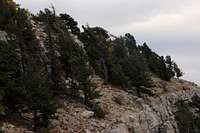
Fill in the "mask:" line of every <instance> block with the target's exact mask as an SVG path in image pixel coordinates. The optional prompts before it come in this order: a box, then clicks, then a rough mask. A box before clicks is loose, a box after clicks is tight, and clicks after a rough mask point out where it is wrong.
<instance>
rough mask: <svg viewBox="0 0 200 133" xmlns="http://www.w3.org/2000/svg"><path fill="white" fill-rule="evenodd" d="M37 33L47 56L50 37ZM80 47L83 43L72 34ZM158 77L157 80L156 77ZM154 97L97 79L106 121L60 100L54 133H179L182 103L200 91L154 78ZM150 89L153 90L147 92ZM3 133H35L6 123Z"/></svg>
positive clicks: (37, 29)
mask: <svg viewBox="0 0 200 133" xmlns="http://www.w3.org/2000/svg"><path fill="white" fill-rule="evenodd" d="M33 30H35V33H36V37H37V39H38V40H40V44H41V46H40V48H41V51H43V53H44V54H43V58H45V60H48V59H47V57H46V56H45V51H46V48H45V47H44V43H43V42H44V40H45V38H46V36H47V35H46V34H45V33H44V31H43V28H42V25H35V24H34V22H33ZM6 36H7V34H6V33H5V32H3V31H0V40H2V41H7V37H6ZM71 37H72V38H74V40H75V41H76V42H77V43H78V44H79V45H82V43H81V42H80V41H79V40H78V39H77V38H76V37H74V36H73V35H72V34H71ZM152 77H154V76H152ZM152 80H153V82H154V87H153V88H151V91H152V93H153V94H154V96H148V95H145V94H142V95H141V97H137V96H135V95H133V94H131V93H128V92H127V91H123V90H122V89H119V88H116V87H114V86H111V85H104V84H103V81H102V79H101V78H99V77H97V76H94V77H93V82H95V83H96V84H97V85H98V90H100V91H101V93H102V94H103V96H102V97H101V98H100V99H97V101H98V102H99V103H100V107H101V108H102V109H103V111H104V112H105V113H106V116H105V118H103V119H97V118H95V117H94V112H92V111H90V109H89V108H87V107H86V106H84V105H83V104H81V103H78V102H77V101H73V100H69V99H65V98H64V97H63V98H62V99H61V100H60V103H62V104H63V108H60V109H58V110H57V114H56V116H57V119H54V120H51V124H50V126H49V129H50V132H51V133H82V132H83V133H84V132H85V133H177V132H179V131H178V127H177V121H176V119H175V115H174V114H175V112H176V111H177V107H176V103H177V102H178V101H179V100H184V101H191V99H192V97H194V96H200V88H199V87H198V86H197V85H195V84H194V83H191V82H188V81H184V80H177V79H173V80H172V81H171V82H166V81H162V80H160V79H158V78H155V77H154V78H152ZM147 89H149V88H147ZM1 125H2V130H3V131H4V132H6V133H22V132H31V131H29V130H28V129H27V128H26V126H24V127H21V126H19V124H17V123H16V122H13V123H12V124H11V123H10V121H4V122H3V123H2V124H1Z"/></svg>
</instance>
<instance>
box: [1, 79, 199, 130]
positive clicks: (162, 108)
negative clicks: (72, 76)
mask: <svg viewBox="0 0 200 133" xmlns="http://www.w3.org/2000/svg"><path fill="white" fill-rule="evenodd" d="M154 81H156V84H155V87H154V88H153V89H154V90H155V91H154V92H155V94H156V95H155V96H154V97H150V96H147V95H143V96H142V97H140V98H139V97H136V96H133V95H132V94H130V93H127V92H125V91H123V90H120V89H118V88H115V87H113V86H109V85H104V84H103V82H102V80H101V79H100V78H98V77H95V78H94V82H96V83H97V84H98V89H99V90H101V92H102V94H103V96H102V97H101V99H98V101H99V102H100V105H101V108H102V109H103V110H104V111H105V112H106V116H105V118H103V119H97V118H95V117H94V112H92V111H90V110H89V109H88V108H87V107H86V106H84V105H83V104H81V103H77V102H76V101H73V100H69V99H64V98H63V99H62V100H60V102H61V103H63V108H60V109H58V110H57V114H56V115H57V119H54V120H51V124H50V126H49V129H50V132H51V133H178V132H179V131H178V127H177V121H176V119H175V115H174V114H175V112H176V111H177V108H176V103H177V102H178V101H179V100H187V101H191V98H192V97H194V96H196V95H197V96H200V88H199V87H198V86H197V85H195V84H193V83H191V82H188V81H183V80H177V79H173V80H172V81H171V82H164V81H161V80H159V79H157V78H154ZM158 89H159V90H162V91H156V90H158ZM2 129H3V130H4V131H5V132H6V133H14V132H15V133H21V132H31V131H28V129H26V128H25V129H24V128H21V127H18V126H14V125H13V124H9V123H4V124H3V127H2Z"/></svg>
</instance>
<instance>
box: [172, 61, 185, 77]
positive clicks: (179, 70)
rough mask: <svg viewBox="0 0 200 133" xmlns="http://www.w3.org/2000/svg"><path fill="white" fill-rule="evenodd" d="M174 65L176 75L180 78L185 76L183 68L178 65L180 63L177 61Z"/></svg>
mask: <svg viewBox="0 0 200 133" xmlns="http://www.w3.org/2000/svg"><path fill="white" fill-rule="evenodd" d="M173 66H174V72H175V74H176V77H177V78H180V77H181V76H183V72H182V71H181V69H180V68H179V67H178V65H177V64H176V63H175V62H174V64H173Z"/></svg>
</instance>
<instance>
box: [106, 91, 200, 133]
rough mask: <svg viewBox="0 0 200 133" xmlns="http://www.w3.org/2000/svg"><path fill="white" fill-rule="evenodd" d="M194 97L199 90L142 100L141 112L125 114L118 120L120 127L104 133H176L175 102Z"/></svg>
mask: <svg viewBox="0 0 200 133" xmlns="http://www.w3.org/2000/svg"><path fill="white" fill-rule="evenodd" d="M195 95H198V96H199V95H200V89H198V88H196V89H192V90H186V91H183V90H182V91H177V92H174V93H168V94H165V95H162V96H159V97H158V98H156V99H154V100H153V101H151V102H149V103H145V102H144V101H143V100H140V101H139V102H140V103H141V105H143V110H141V111H140V112H138V113H132V114H125V115H124V116H122V117H121V118H120V122H121V125H120V126H119V127H118V126H117V127H114V129H113V128H111V129H110V130H109V131H108V130H106V131H105V133H120V131H121V133H126V132H128V129H129V130H130V129H132V130H131V131H132V132H134V133H178V132H179V131H178V127H177V122H176V120H175V116H174V113H175V112H176V106H175V104H176V102H178V101H179V100H189V101H190V100H191V98H192V97H193V96H195Z"/></svg>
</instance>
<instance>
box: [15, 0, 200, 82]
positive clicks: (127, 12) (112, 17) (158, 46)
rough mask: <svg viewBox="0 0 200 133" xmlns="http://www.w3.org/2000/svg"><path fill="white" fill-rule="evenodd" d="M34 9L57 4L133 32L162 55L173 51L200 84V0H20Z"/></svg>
mask: <svg viewBox="0 0 200 133" xmlns="http://www.w3.org/2000/svg"><path fill="white" fill-rule="evenodd" d="M16 2H17V3H19V4H21V6H22V7H25V8H28V9H29V10H30V11H31V12H34V13H37V12H38V11H39V10H41V9H43V8H45V7H50V5H51V3H52V4H53V5H54V6H55V8H56V11H57V12H58V13H60V12H63V13H68V14H70V15H71V16H72V17H74V18H75V20H77V21H78V22H79V24H80V25H82V24H86V23H88V24H89V25H91V26H101V27H104V28H105V29H107V30H108V31H109V32H110V33H112V34H114V35H123V34H124V33H127V32H129V33H131V34H133V35H134V36H135V37H136V40H137V42H138V43H139V44H142V43H143V42H147V43H148V44H149V46H150V47H151V48H152V49H153V50H154V51H156V52H158V53H159V54H161V55H171V56H172V58H173V59H174V60H175V61H176V62H177V63H178V64H179V65H180V67H181V68H182V69H183V71H184V72H185V76H184V78H185V79H187V80H191V81H195V82H196V83H198V84H200V76H199V75H200V71H199V69H200V59H199V58H200V0H16Z"/></svg>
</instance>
